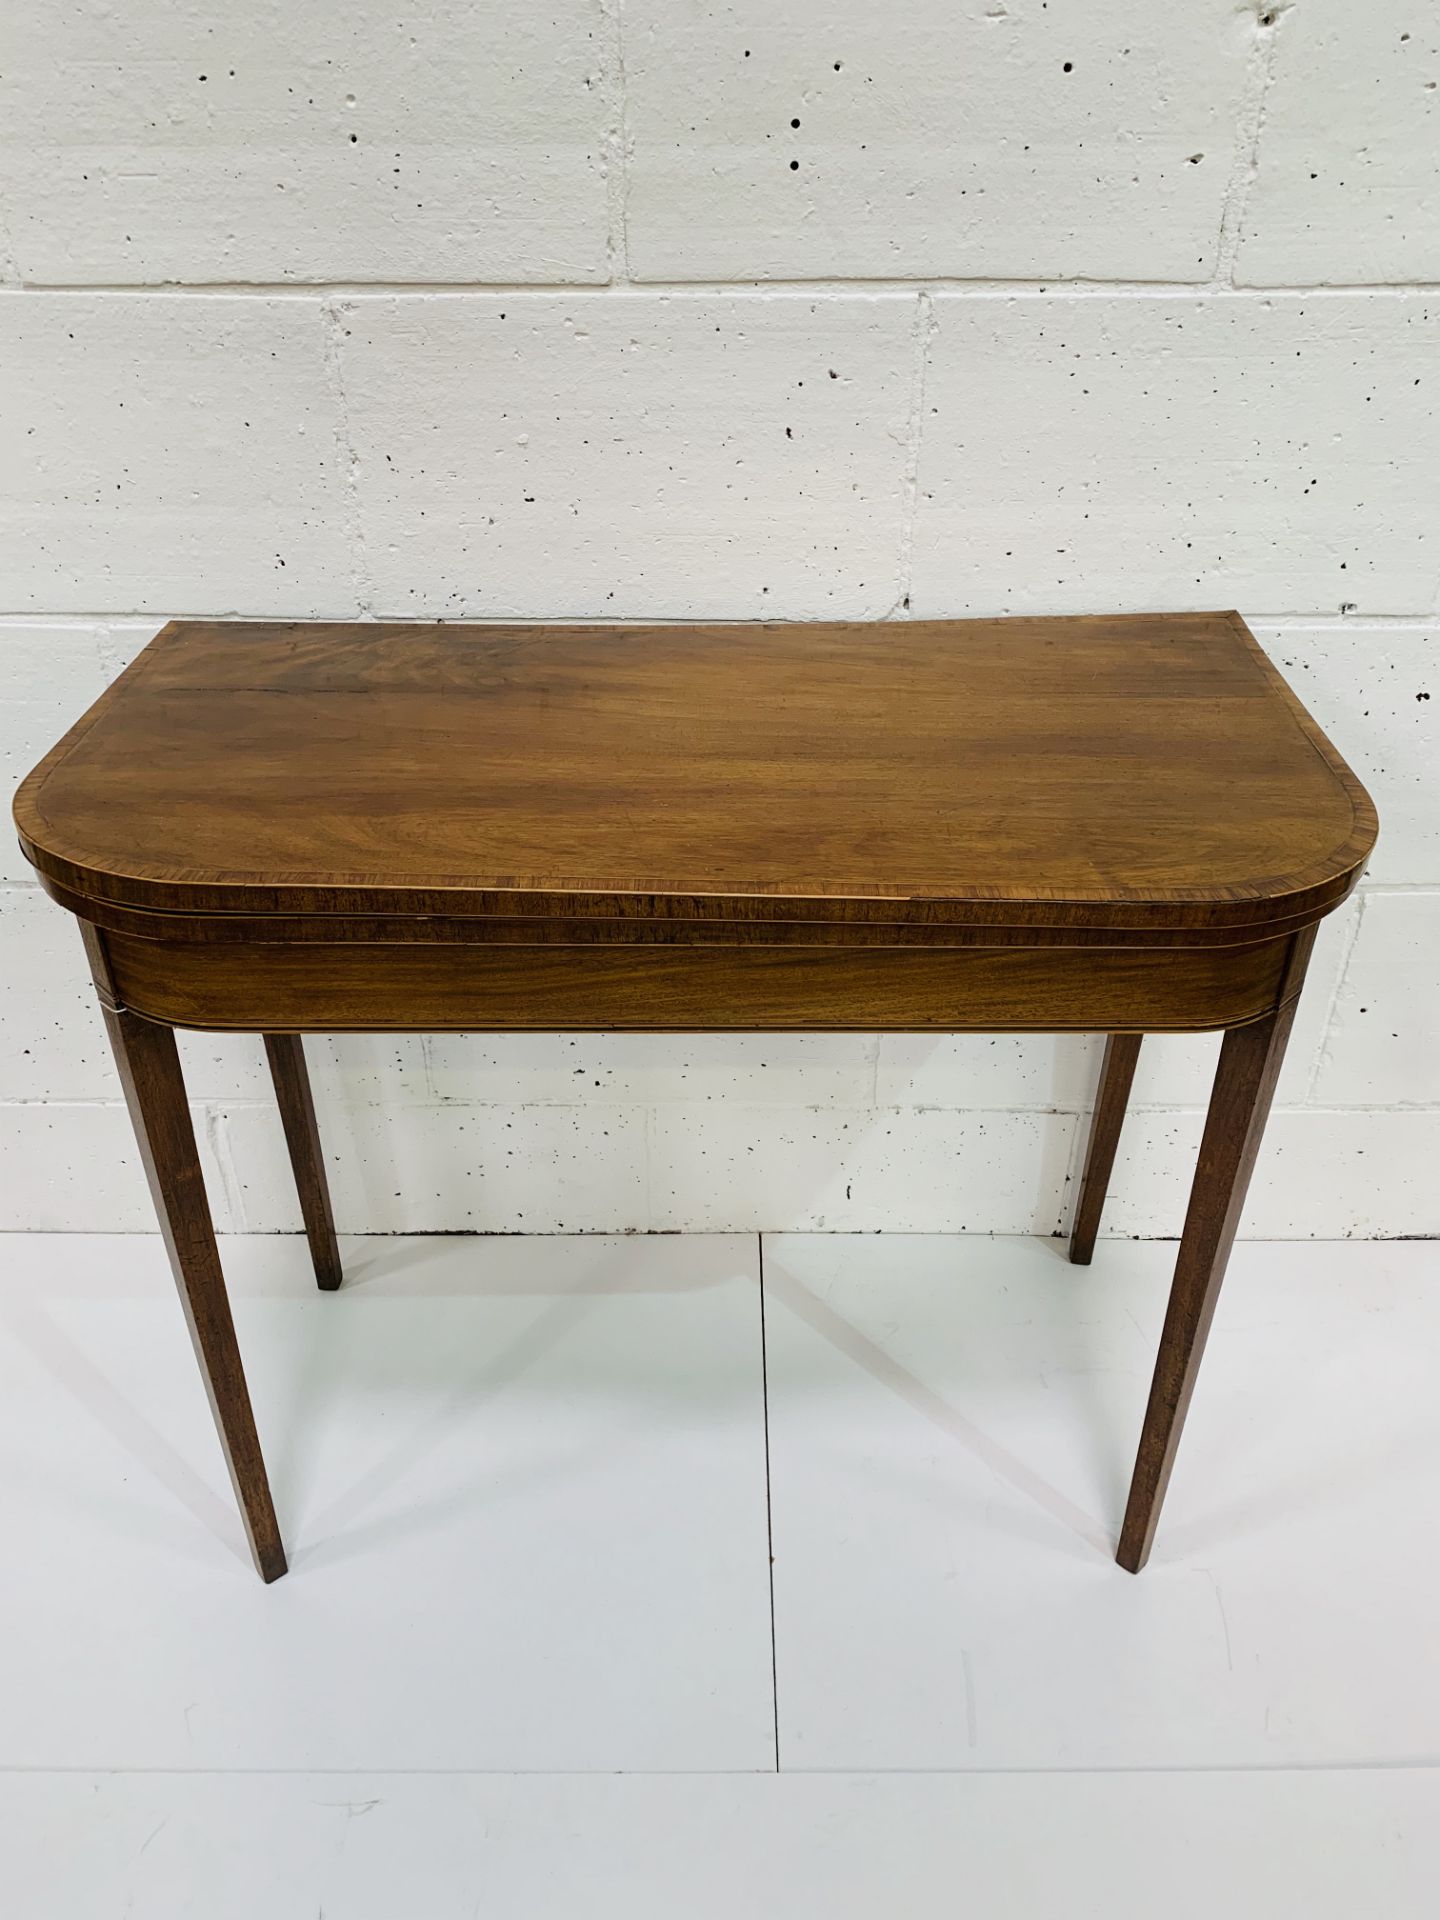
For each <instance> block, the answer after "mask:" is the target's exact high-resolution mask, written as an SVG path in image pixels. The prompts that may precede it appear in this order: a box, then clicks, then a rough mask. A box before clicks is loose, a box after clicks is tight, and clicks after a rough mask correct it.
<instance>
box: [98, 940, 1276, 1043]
mask: <svg viewBox="0 0 1440 1920" xmlns="http://www.w3.org/2000/svg"><path fill="white" fill-rule="evenodd" d="M93 937H94V938H96V939H98V940H100V941H103V943H104V949H105V954H106V959H107V962H108V969H109V974H110V979H111V982H112V989H111V990H112V991H113V992H114V994H115V996H116V998H117V1000H118V1001H119V1002H120V1004H122V1005H123V1006H125V1007H127V1008H129V1009H130V1010H131V1011H133V1012H135V1013H138V1014H142V1015H144V1016H146V1017H147V1018H149V1019H151V1020H157V1021H163V1022H165V1023H166V1024H167V1025H170V1026H177V1027H194V1028H200V1029H205V1030H214V1029H234V1030H238V1031H242V1032H297V1033H300V1032H315V1033H334V1032H343V1031H352V1032H369V1033H377V1032H444V1031H447V1030H449V1031H452V1032H466V1031H471V1032H505V1031H510V1032H524V1031H528V1032H557V1031H570V1032H625V1031H630V1032H707V1031H710V1032H764V1031H772V1032H781V1031H787V1030H788V1031H792V1032H807V1031H811V1032H814V1031H821V1032H824V1031H844V1030H847V1029H849V1030H855V1031H860V1032H886V1031H889V1032H914V1031H916V1030H922V1029H926V1028H934V1029H938V1030H944V1031H947V1032H965V1031H970V1032H979V1033H996V1032H1004V1031H1011V1032H1065V1031H1067V1030H1068V1031H1076V1032H1088V1033H1094V1032H1106V1031H1111V1032H1113V1031H1120V1030H1133V1031H1142V1032H1146V1033H1164V1032H1174V1033H1189V1032H1199V1031H1204V1030H1206V1029H1210V1028H1217V1027H1234V1026H1243V1025H1245V1024H1246V1023H1247V1022H1249V1021H1251V1020H1256V1019H1259V1018H1261V1017H1262V1016H1263V1015H1264V1014H1266V1013H1268V1012H1269V1011H1270V1010H1271V1009H1272V1008H1274V1007H1275V1006H1276V1005H1277V1004H1278V1002H1279V1001H1280V999H1281V998H1282V997H1284V994H1285V982H1286V975H1287V965H1288V961H1289V957H1290V954H1291V950H1292V947H1293V946H1294V944H1295V939H1294V936H1290V935H1285V936H1282V937H1280V938H1272V939H1268V940H1264V941H1259V942H1256V943H1254V944H1252V945H1249V946H1242V947H1218V948H1217V947H1211V948H1196V949H1190V950H1185V949H1178V950H1177V949H1171V948H1116V949H1113V950H1111V949H1098V950H1097V949H1096V948H1094V947H1076V948H1066V947H1038V948H1017V947H995V948H986V947H969V948H964V949H955V950H937V949H934V948H916V947H894V948H886V947H874V946H867V947H862V948H857V949H853V950H849V949H844V948H835V947H833V946H830V947H801V946H786V947H756V946H734V947H722V946H695V947H686V946H665V947H649V946H646V947H614V946H611V947H596V946H577V947H562V946H553V945H546V946H535V947H519V946H503V947H487V946H435V945H422V944H417V945H413V946H406V945H394V944H388V943H387V944H384V945H380V944H374V945H370V944H355V943H346V944H343V945H342V944H337V945H335V946H326V945H324V944H320V943H316V942H314V941H309V942H304V943H301V942H294V943H288V944H286V943H268V942H266V943H262V942H256V943H254V944H245V945H233V946H225V947H204V946H197V945H195V944H193V943H189V942H185V941H181V940H176V941H162V940H149V939H140V938H136V937H134V936H131V935H128V934H120V933H115V932H107V933H99V932H98V930H96V931H94V933H93ZM1301 937H1302V938H1304V936H1301Z"/></svg>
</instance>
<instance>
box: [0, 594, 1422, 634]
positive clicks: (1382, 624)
mask: <svg viewBox="0 0 1440 1920" xmlns="http://www.w3.org/2000/svg"><path fill="white" fill-rule="evenodd" d="M1218 602H1219V595H1218V594H1217V596H1216V601H1215V604H1217V605H1218ZM1114 611H1115V612H1116V613H1121V612H1136V611H1140V609H1136V608H1120V607H1117V608H1115V609H1114ZM1243 611H1244V614H1245V619H1246V621H1247V622H1248V623H1249V624H1250V625H1251V626H1252V627H1274V628H1277V629H1279V630H1280V631H1282V632H1291V631H1296V632H1303V631H1304V630H1306V629H1307V628H1311V627H1313V628H1316V629H1318V630H1320V631H1323V632H1326V633H1354V634H1360V633H1365V632H1367V631H1369V630H1370V629H1372V628H1376V629H1381V628H1383V629H1384V630H1386V631H1387V632H1393V631H1396V630H1409V631H1411V632H1415V633H1433V632H1435V631H1436V630H1437V627H1440V615H1437V614H1436V613H1435V612H1433V611H1429V610H1425V609H1422V610H1421V611H1419V612H1416V613H1355V614H1337V613H1319V612H1315V613H1305V612H1299V613H1258V612H1256V611H1255V610H1254V609H1253V608H1248V607H1247V608H1245V609H1244V610H1243ZM302 617H303V618H305V619H309V620H345V619H349V618H353V615H352V614H351V613H349V612H348V611H347V610H346V609H345V608H344V607H336V608H325V607H319V608H316V609H314V610H312V611H311V612H309V613H307V614H305V615H303V616H301V615H298V614H294V613H284V614H260V615H255V614H253V613H250V614H238V613H234V614H222V613H217V612H216V610H215V609H214V608H213V607H205V608H196V607H188V608H187V607H179V608H176V607H172V606H167V607H166V608H165V609H164V611H163V612H156V611H154V610H153V609H151V608H148V607H141V608H135V607H131V608H127V609H124V610H122V611H116V609H114V608H113V607H112V608H108V609H106V610H104V611H100V610H97V609H96V608H94V607H73V608H72V607H64V608H57V609H53V610H52V609H47V610H46V611H44V612H40V611H36V610H32V611H29V612H26V611H23V610H21V611H15V610H13V609H12V610H8V611H6V610H0V634H3V630H4V629H5V628H6V627H7V626H15V627H55V628H65V627H75V626H85V627H89V626H105V625H106V624H108V623H112V622H118V621H122V620H131V621H135V622H136V623H142V622H146V621H150V622H153V623H154V626H155V630H156V632H157V633H158V632H159V630H160V628H161V626H162V625H163V624H164V623H165V622H166V621H167V620H224V619H233V620H235V621H237V622H239V621H242V620H243V621H245V622H246V623H247V624H248V623H250V622H252V621H253V620H255V619H256V618H259V619H273V620H296V619H299V618H302ZM379 617H380V616H379V615H377V614H375V613H374V612H373V611H372V613H371V618H379ZM386 617H389V616H386ZM393 617H394V618H395V619H396V620H402V621H403V620H415V619H416V618H417V616H416V615H415V614H414V613H404V612H398V611H397V612H396V613H395V615H394V616H393ZM419 617H423V616H419ZM432 617H433V616H432ZM551 617H552V618H555V619H560V618H563V619H565V620H566V621H567V622H570V623H571V624H578V625H581V626H583V625H584V624H585V622H586V620H587V619H588V620H591V621H595V622H597V623H599V624H602V625H604V626H607V627H653V626H654V625H656V622H657V619H658V618H659V616H656V615H649V614H647V615H646V616H644V618H639V617H635V618H630V619H621V620H617V619H616V618H615V617H614V616H613V615H611V614H606V613H603V612H600V611H598V610H597V611H596V612H595V613H593V614H589V615H586V616H575V617H574V618H573V619H572V616H570V615H568V614H566V615H563V616H561V615H554V616H551ZM671 617H672V618H673V619H675V620H684V619H686V618H687V617H693V616H687V615H686V614H685V613H684V612H683V611H677V612H676V613H675V614H674V615H673V616H671ZM963 617H964V618H966V619H986V618H989V619H995V620H999V619H1004V618H1007V617H1014V616H1011V615H1008V614H1007V611H1006V609H1005V608H1003V607H992V608H990V609H989V611H988V613H987V612H986V611H985V610H984V609H982V610H980V611H979V612H974V611H972V612H969V613H967V614H965V615H964V616H963ZM1027 617H1039V616H1027ZM927 618H932V619H936V620H943V619H948V618H955V619H959V618H961V616H960V615H958V614H957V615H947V614H945V613H944V612H937V613H933V614H931V615H928V616H927ZM439 624H442V625H443V624H445V623H444V622H443V621H441V622H439ZM464 624H465V625H466V626H467V627H484V626H497V627H513V626H514V625H515V624H516V623H515V617H514V615H513V614H499V613H497V614H470V613H467V614H466V616H465V622H464ZM532 624H543V622H537V623H532ZM735 624H736V625H739V626H744V625H755V626H760V625H764V624H766V623H765V621H764V619H763V617H760V616H757V617H756V618H755V619H754V620H752V621H744V620H741V621H737V622H736V623H735Z"/></svg>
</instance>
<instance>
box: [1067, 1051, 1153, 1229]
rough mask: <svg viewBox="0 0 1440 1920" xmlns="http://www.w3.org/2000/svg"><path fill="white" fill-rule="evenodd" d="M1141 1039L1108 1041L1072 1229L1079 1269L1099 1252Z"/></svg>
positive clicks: (1091, 1119)
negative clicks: (1097, 1238) (1097, 1240)
mask: <svg viewBox="0 0 1440 1920" xmlns="http://www.w3.org/2000/svg"><path fill="white" fill-rule="evenodd" d="M1141 1038H1142V1036H1141V1035H1140V1034H1138V1033H1112V1034H1111V1035H1110V1037H1109V1039H1107V1040H1106V1042H1105V1058H1104V1061H1103V1063H1102V1064H1101V1068H1100V1090H1099V1092H1098V1093H1097V1094H1096V1096H1095V1111H1094V1112H1093V1113H1092V1115H1091V1116H1090V1144H1089V1147H1088V1148H1087V1149H1086V1153H1085V1172H1084V1174H1083V1175H1082V1177H1081V1181H1080V1199H1079V1202H1078V1203H1077V1205H1076V1208H1075V1224H1074V1226H1073V1227H1072V1228H1071V1229H1070V1258H1071V1260H1072V1261H1073V1262H1074V1264H1075V1265H1076V1266H1077V1267H1088V1266H1089V1264H1090V1261H1091V1258H1092V1256H1093V1255H1094V1252H1095V1236H1096V1234H1097V1233H1098V1232H1099V1231H1100V1215H1101V1213H1102V1211H1103V1210H1104V1206H1105V1195H1106V1193H1107V1192H1108V1190H1109V1186H1110V1172H1111V1169H1112V1168H1113V1167H1114V1165H1115V1149H1116V1147H1117V1146H1118V1145H1119V1144H1120V1129H1121V1127H1122V1126H1123V1125H1124V1124H1125V1103H1126V1101H1127V1100H1128V1099H1129V1098H1130V1083H1131V1081H1132V1080H1133V1079H1134V1078H1135V1062H1136V1061H1137V1060H1138V1059H1139V1058H1140V1041H1141Z"/></svg>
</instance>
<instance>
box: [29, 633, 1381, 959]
mask: <svg viewBox="0 0 1440 1920" xmlns="http://www.w3.org/2000/svg"><path fill="white" fill-rule="evenodd" d="M15 814H16V821H17V824H18V826H19V829H20V835H21V841H22V845H23V846H24V848H25V851H26V853H27V854H28V856H29V858H30V859H31V860H32V861H33V862H34V864H35V866H36V867H37V869H38V870H39V872H40V874H41V875H42V877H43V878H45V879H46V880H47V881H48V882H50V883H52V884H53V885H54V886H55V887H57V888H60V889H64V890H67V891H69V892H70V893H72V894H75V895H78V896H80V897H81V898H82V899H84V898H88V899H93V900H97V901H108V902H115V903H121V904H124V905H128V906H131V907H143V908H147V909H150V910H154V911H163V912H172V913H173V912H204V913H217V912H218V913H228V912H237V913H251V914H257V913H267V912H289V913H304V914H329V913H340V914H352V915H353V914H365V913H392V914H393V913H414V914H432V915H433V914H457V915H472V914H492V913H493V914H507V915H515V914H520V915H531V914H533V915H537V916H560V917H564V916H570V915H574V914H577V913H578V914H594V915H599V916H607V915H608V916H617V917H624V916H627V915H629V916H641V917H643V916H670V917H678V918H682V919H683V918H684V917H686V916H687V915H689V916H694V917H697V918H705V919H710V920H713V919H716V918H722V919H728V918H734V919H736V920H743V919H745V918H747V917H749V918H776V917H779V918H784V917H789V918H792V919H807V920H813V919H846V918H851V919H868V920H876V919H879V920H884V921H891V922H902V921H910V920H924V919H932V920H936V919H938V920H943V921H950V922H965V921H967V920H968V921H975V920H981V921H985V920H989V921H995V922H997V923H1006V924H1012V923H1013V924H1027V925H1034V926H1091V927H1104V926H1147V925H1153V926H1168V927H1177V928H1185V927H1193V928H1197V929H1198V928H1209V929H1215V928H1223V927H1235V928H1239V929H1245V930H1251V929H1253V930H1255V931H1256V932H1257V933H1259V932H1263V931H1264V929H1265V928H1266V927H1267V926H1271V925H1276V924H1278V923H1280V922H1281V921H1284V920H1286V919H1287V917H1288V919H1289V921H1291V922H1293V921H1294V920H1295V918H1296V917H1297V916H1299V917H1301V918H1304V917H1309V918H1315V917H1318V916H1319V914H1321V913H1323V912H1325V911H1326V910H1328V908H1329V907H1331V906H1333V905H1334V904H1335V903H1336V902H1337V901H1338V900H1340V899H1342V898H1343V897H1344V895H1345V893H1346V892H1348V891H1349V888H1350V887H1351V885H1352V884H1353V882H1354V880H1355V878H1356V877H1357V876H1358V873H1359V870H1360V868H1361V866H1362V865H1363V862H1364V860H1365V858H1366V855H1367V854H1368V852H1369V850H1370V847H1371V845H1372V843H1373V841H1374V838H1375V830H1376V828H1375V814H1374V809H1373V807H1372V806H1371V804H1370V801H1369V799H1368V797H1367V796H1366V794H1365V792H1364V790H1363V788H1362V787H1361V786H1360V784H1359V782H1358V781H1357V780H1356V779H1355V777H1354V775H1353V774H1352V773H1351V772H1350V770H1349V769H1348V768H1347V767H1346V765H1345V763H1344V762H1343V761H1342V760H1341V759H1340V757H1339V755H1338V754H1337V753H1336V752H1335V750H1334V748H1333V747H1332V746H1331V745H1330V743H1329V742H1328V740H1327V739H1326V738H1325V736H1324V734H1323V733H1322V732H1321V731H1320V729H1319V728H1318V727H1317V726H1316V724H1315V723H1314V721H1313V720H1311V719H1310V717H1309V716H1308V715H1307V714H1306V713H1305V711H1304V709H1303V708H1302V707H1301V706H1300V704H1299V702H1298V701H1297V700H1296V699H1295V697H1294V695H1293V694H1292V693H1291V691H1290V689H1289V688H1288V687H1287V685H1286V684H1285V682H1284V681H1283V679H1282V678H1281V677H1280V675H1279V673H1278V672H1277V671H1276V669H1275V668H1274V667H1273V666H1272V665H1271V663H1270V662H1269V660H1268V659H1267V658H1266V656H1265V654H1264V653H1263V652H1262V651H1261V649H1260V648H1259V646H1258V645H1257V644H1256V642H1255V641H1254V639H1253V638H1252V637H1251V635H1250V634H1249V632H1248V631H1247V629H1246V627H1245V625H1244V623H1243V621H1241V619H1240V618H1239V616H1238V615H1236V614H1234V613H1173V614H1150V615H1127V616H1117V617H1113V618H1111V617H1099V616H1087V617H1084V618H1074V619H1004V620H959V621H918V620H917V621H903V622H894V623H884V624H864V625H833V624H828V623H827V624H819V623H817V624H807V625H745V626H646V627H599V626H449V625H443V626H416V625H389V624H349V625H327V624H318V623H300V624H283V625H281V624H253V623H248V622H247V623H238V624H236V623H224V624H221V623H211V622H202V621H178V622H175V623H174V624H172V625H170V626H168V627H166V628H165V630H164V631H163V632H162V633H161V634H159V635H158V636H157V638H156V639H155V640H154V641H152V642H151V644H150V645H149V646H148V647H147V648H146V649H145V651H144V652H143V653H142V654H141V655H140V656H139V658H138V659H137V660H136V662H135V663H134V665H133V666H131V667H130V668H129V669H128V670H127V671H126V672H125V673H124V674H122V675H121V676H120V677H119V679H118V680H117V681H116V682H115V684H114V685H113V686H112V687H111V688H110V689H109V690H108V691H107V692H106V693H105V695H104V696H103V697H102V698H101V699H100V701H99V702H98V703H97V704H96V705H95V706H94V707H92V708H91V710H90V712H89V713H88V714H86V715H85V716H84V718H83V719H82V720H80V721H79V723H78V724H77V725H76V726H75V727H74V728H73V729H72V730H71V732H70V733H68V734H67V735H66V736H65V738H64V739H63V740H62V741H61V742H60V743H59V744H58V745H57V746H56V747H55V749H54V750H53V751H52V752H51V753H50V754H49V755H48V756H47V757H46V758H45V760H44V761H42V762H41V764H40V765H39V766H38V767H37V768H36V769H35V771H34V772H33V773H32V774H31V775H30V776H29V778H28V779H27V780H26V781H25V783H24V784H23V786H22V787H21V789H20V792H19V794H18V796H17V798H16V802H15Z"/></svg>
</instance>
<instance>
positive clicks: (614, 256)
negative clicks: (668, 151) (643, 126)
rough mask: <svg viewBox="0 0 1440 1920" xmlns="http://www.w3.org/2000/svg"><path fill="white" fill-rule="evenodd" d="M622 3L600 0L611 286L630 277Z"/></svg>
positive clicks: (626, 113)
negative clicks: (604, 32)
mask: <svg viewBox="0 0 1440 1920" xmlns="http://www.w3.org/2000/svg"><path fill="white" fill-rule="evenodd" d="M623 7H624V0H600V12H601V14H602V16H603V17H604V20H605V24H606V26H607V27H608V29H609V37H608V41H607V44H606V46H605V50H604V53H603V55H602V57H601V75H602V80H603V84H604V87H605V92H606V126H605V131H604V135H603V139H602V148H601V151H602V153H603V155H604V161H603V167H604V176H605V262H606V266H607V267H608V269H609V274H608V278H609V283H610V286H611V287H612V288H614V287H623V286H625V285H626V284H627V283H628V281H629V279H630V224H629V222H630V134H629V124H628V104H629V103H628V94H627V87H626V77H625V21H624V11H623ZM577 284H579V285H587V284H588V283H586V282H579V283H577Z"/></svg>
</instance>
